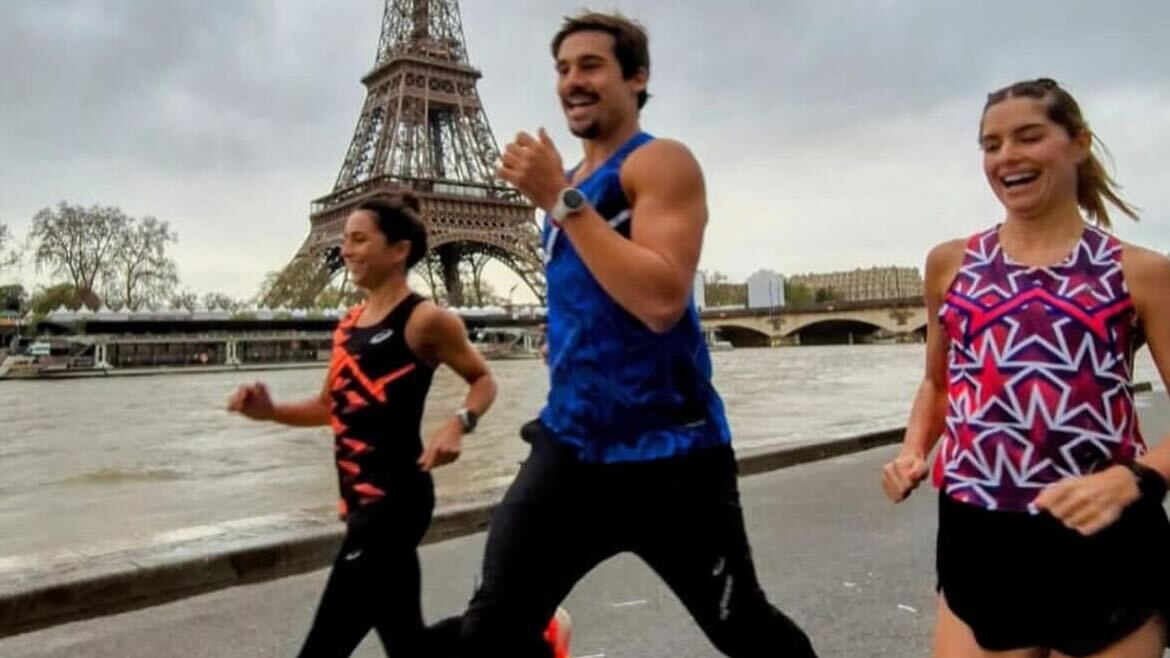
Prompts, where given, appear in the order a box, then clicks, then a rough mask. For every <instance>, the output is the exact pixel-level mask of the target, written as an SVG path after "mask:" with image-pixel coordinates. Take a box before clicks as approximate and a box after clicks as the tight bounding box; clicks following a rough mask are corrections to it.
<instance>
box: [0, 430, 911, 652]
mask: <svg viewBox="0 0 1170 658" xmlns="http://www.w3.org/2000/svg"><path fill="white" fill-rule="evenodd" d="M902 433H903V430H901V429H894V430H885V431H880V432H874V433H871V434H865V435H861V436H854V437H848V438H843V439H833V440H829V441H824V442H818V443H807V444H801V445H796V446H786V447H784V448H778V449H772V450H762V451H754V452H746V453H745V454H744V455H742V456H740V457H738V459H737V461H738V463H739V472H740V475H741V476H747V475H754V474H758V473H765V472H769V471H775V470H778V469H782V468H788V467H791V466H797V465H799V464H805V463H809V462H814V461H820V460H823V459H829V458H832V457H838V456H841V455H847V454H851V453H855V452H861V451H864V450H869V449H871V448H877V447H880V446H884V445H889V444H892V443H897V442H898V441H899V440H901V437H902ZM495 506H496V502H495V501H492V502H488V503H480V504H474V505H465V506H458V507H450V508H445V509H442V510H440V511H439V512H438V513H437V514H436V515H435V519H434V521H433V523H432V524H431V528H430V530H429V531H428V533H427V536H426V537H425V538H424V540H423V543H433V542H438V541H444V540H447V539H453V538H456V537H463V536H466V535H471V534H475V533H477V532H480V531H482V530H484V529H486V528H487V526H488V522H489V521H490V519H491V514H492V511H493V510H494V509H495ZM225 525H230V524H225ZM342 535H343V531H342V528H341V526H340V525H339V524H338V523H337V522H336V521H335V520H331V519H327V518H324V517H322V518H319V519H315V520H312V521H305V522H302V523H300V524H299V525H298V527H296V528H294V529H291V530H284V531H277V532H256V531H254V530H253V531H251V532H244V533H239V534H238V536H237V535H234V534H230V533H226V532H225V533H222V534H221V535H220V537H219V538H218V539H217V541H216V542H215V545H214V546H213V547H209V546H208V543H207V542H198V541H196V542H191V543H190V544H189V545H178V546H166V547H155V548H151V549H147V550H139V551H125V552H122V553H119V554H114V555H106V556H101V557H100V558H99V557H93V556H89V557H87V556H84V555H79V554H73V555H71V556H67V557H62V558H58V559H56V560H47V561H45V562H44V563H41V564H38V566H37V568H36V569H31V570H28V571H27V572H24V573H20V572H14V573H10V574H8V576H7V577H4V576H3V575H0V637H6V636H10V635H15V634H18V633H25V632H28V631H32V630H36V629H40V628H45V627H48V626H53V625H56V624H61V623H65V622H69V621H77V620H81V619H88V618H92V617H99V616H104V615H109V614H114V613H118V612H126V611H129V610H134V609H138V608H143V607H148V606H152V605H158V604H160V603H165V602H168V601H174V600H177V599H181V598H185V597H188V596H193V595H196V594H202V593H207V592H211V591H214V590H218V589H223V588H226V587H232V586H236V585H243V584H250V583H258V582H263V581H267V580H273V579H276V578H283V577H287V576H292V575H296V574H300V573H305V572H308V571H313V570H316V569H321V568H323V567H326V566H328V565H329V564H330V563H331V562H332V561H333V558H334V557H335V555H336V551H337V548H338V546H339V544H340V542H341V539H342Z"/></svg>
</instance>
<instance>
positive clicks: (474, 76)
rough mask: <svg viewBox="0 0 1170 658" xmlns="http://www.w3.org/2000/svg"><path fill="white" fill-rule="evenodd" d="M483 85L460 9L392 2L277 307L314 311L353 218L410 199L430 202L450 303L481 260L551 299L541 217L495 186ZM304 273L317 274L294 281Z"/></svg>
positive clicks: (435, 253)
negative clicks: (467, 267) (350, 126)
mask: <svg viewBox="0 0 1170 658" xmlns="http://www.w3.org/2000/svg"><path fill="white" fill-rule="evenodd" d="M481 76H482V74H481V73H480V72H479V70H477V69H476V68H474V67H473V66H472V65H471V62H470V60H469V58H468V55H467V46H466V42H465V40H464V36H463V23H462V19H461V18H460V14H459V4H458V0H385V11H384V13H383V17H382V35H381V38H380V39H379V42H378V55H377V59H376V61H375V63H374V68H373V70H372V71H370V72H369V73H368V74H367V75H366V76H365V77H364V78H362V83H363V84H364V85H365V87H366V90H367V93H366V100H365V103H364V104H363V106H362V111H361V116H360V117H359V118H358V121H357V127H356V128H355V129H354V134H353V139H352V140H351V142H350V145H349V149H348V150H347V151H346V153H345V160H344V162H343V163H342V165H341V172H340V173H339V174H338V176H337V181H336V182H335V183H334V185H333V191H332V192H331V193H330V194H328V195H326V196H324V197H321V198H319V199H316V200H314V201H313V202H312V205H311V210H310V230H309V237H308V238H307V239H306V240H305V242H304V243H303V244H302V245H301V248H300V249H299V250H298V251H297V254H296V256H295V257H294V259H293V262H292V263H291V264H290V266H289V267H288V268H286V270H285V275H283V276H282V277H280V279H278V281H277V284H276V285H275V286H274V288H273V290H272V291H271V292H270V294H269V299H268V302H269V303H270V304H272V305H275V304H286V305H296V306H306V305H308V304H310V303H311V302H312V300H313V299H314V298H315V297H316V296H317V295H318V294H319V293H320V292H321V290H323V289H324V288H325V286H326V285H328V283H329V280H330V279H331V277H332V276H333V274H334V272H336V270H337V269H338V268H339V267H340V259H339V258H338V257H337V253H336V251H337V247H338V245H339V244H340V242H341V234H342V229H343V227H344V223H345V218H346V216H347V215H348V214H349V212H350V210H351V209H352V208H353V207H354V206H356V205H357V204H358V203H360V202H361V201H363V200H365V199H368V198H370V197H374V196H377V195H379V194H382V193H386V192H398V191H403V190H409V191H412V192H413V193H414V194H416V195H417V196H418V197H419V198H420V200H421V202H422V214H423V217H424V219H425V220H426V223H427V230H428V234H429V242H430V245H431V248H432V257H431V260H430V261H428V262H425V263H423V264H420V266H426V267H431V268H435V269H437V270H439V271H440V272H441V275H442V280H443V284H444V286H445V288H446V291H447V297H448V303H450V304H452V305H456V306H458V305H462V304H463V301H464V295H463V290H462V286H461V284H460V276H459V265H460V263H461V262H463V261H465V260H467V259H468V258H471V257H473V256H476V255H481V256H485V257H489V258H493V259H496V260H498V261H500V262H502V263H504V264H505V265H507V266H508V267H509V268H510V269H511V270H512V271H514V272H515V273H516V274H517V275H519V276H520V278H521V279H522V280H523V281H524V282H525V284H527V285H528V287H529V288H530V289H531V290H532V292H533V293H535V294H536V295H537V297H538V298H540V299H542V300H543V298H544V274H543V269H542V261H541V257H540V237H539V231H538V229H537V225H536V222H535V214H534V210H535V209H534V208H533V207H532V206H531V205H529V204H528V203H526V202H525V200H524V199H523V198H522V197H521V196H520V194H519V193H518V192H517V191H516V190H515V189H513V188H511V187H508V186H507V185H505V184H504V183H503V181H501V180H500V179H498V178H497V177H496V174H495V167H496V163H497V162H498V160H499V147H498V145H497V144H496V140H495V137H494V136H493V135H492V132H491V127H490V125H489V124H488V119H487V114H486V113H485V112H484V108H483V104H482V103H481V102H480V98H479V92H478V90H477V89H476V83H477V82H478V80H479V79H480V77H481ZM305 267H308V268H310V270H311V273H310V275H309V276H304V270H303V269H302V270H301V276H299V277H293V276H291V275H290V272H292V271H293V270H294V269H297V268H305ZM432 271H433V270H432ZM294 278H295V279H296V282H295V283H294V281H293V279H294Z"/></svg>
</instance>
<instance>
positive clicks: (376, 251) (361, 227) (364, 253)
mask: <svg viewBox="0 0 1170 658" xmlns="http://www.w3.org/2000/svg"><path fill="white" fill-rule="evenodd" d="M409 253H410V241H409V240H399V241H397V242H393V243H389V242H387V241H386V234H385V233H383V232H382V230H381V229H380V228H379V227H378V216H377V215H376V214H375V213H374V212H373V211H370V210H355V211H353V212H352V213H350V214H349V217H348V218H346V220H345V232H344V233H343V237H342V243H341V257H342V258H344V259H345V266H346V268H348V269H349V275H350V280H352V281H353V283H354V285H356V286H358V287H360V288H364V289H366V290H371V289H373V288H377V287H378V286H379V285H381V284H382V283H383V282H385V281H386V279H388V278H389V277H391V276H393V275H394V274H396V273H402V272H405V271H406V258H407V255H408V254H409Z"/></svg>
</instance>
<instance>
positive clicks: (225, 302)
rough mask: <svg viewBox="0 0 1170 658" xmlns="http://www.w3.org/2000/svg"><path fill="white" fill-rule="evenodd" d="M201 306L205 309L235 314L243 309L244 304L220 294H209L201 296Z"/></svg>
mask: <svg viewBox="0 0 1170 658" xmlns="http://www.w3.org/2000/svg"><path fill="white" fill-rule="evenodd" d="M203 305H204V306H205V307H207V308H219V309H223V310H225V311H231V312H235V311H238V310H240V309H241V308H244V303H243V302H241V301H240V300H238V299H236V298H235V297H232V296H231V295H227V294H224V293H222V292H209V293H207V294H205V295H203Z"/></svg>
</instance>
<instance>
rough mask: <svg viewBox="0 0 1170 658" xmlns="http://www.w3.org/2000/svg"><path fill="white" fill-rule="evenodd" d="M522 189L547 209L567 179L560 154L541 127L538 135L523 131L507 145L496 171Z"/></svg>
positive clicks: (537, 204)
mask: <svg viewBox="0 0 1170 658" xmlns="http://www.w3.org/2000/svg"><path fill="white" fill-rule="evenodd" d="M496 173H497V174H498V175H499V176H500V178H503V179H504V180H506V181H508V182H509V183H511V184H512V185H515V186H516V189H518V190H520V193H521V194H523V195H524V196H525V197H527V198H528V200H529V201H531V202H532V204H533V205H535V206H536V207H537V208H540V209H542V210H544V211H545V212H548V211H549V210H552V207H553V206H555V205H556V203H557V197H558V196H559V195H560V192H561V190H563V189H565V186H566V185H568V183H567V182H566V181H565V169H564V165H563V164H562V162H561V154H560V153H558V152H557V147H556V145H554V144H553V143H552V140H551V139H549V137H548V133H546V132H544V128H541V129H540V130H539V132H538V133H537V137H533V136H532V135H529V134H528V133H525V132H522V133H519V134H518V135H516V140H515V141H513V142H512V143H511V144H508V146H507V147H505V148H504V154H503V156H502V157H501V158H500V168H499V169H498V170H497V172H496Z"/></svg>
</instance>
